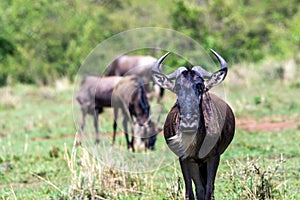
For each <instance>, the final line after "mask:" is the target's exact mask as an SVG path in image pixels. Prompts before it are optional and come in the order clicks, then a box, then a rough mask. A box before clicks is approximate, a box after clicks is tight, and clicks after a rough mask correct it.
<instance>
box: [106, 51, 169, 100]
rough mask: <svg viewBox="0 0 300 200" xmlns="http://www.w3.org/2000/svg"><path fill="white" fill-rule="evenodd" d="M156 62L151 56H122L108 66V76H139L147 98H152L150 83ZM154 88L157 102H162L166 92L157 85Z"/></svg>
mask: <svg viewBox="0 0 300 200" xmlns="http://www.w3.org/2000/svg"><path fill="white" fill-rule="evenodd" d="M156 61H157V59H156V58H154V57H152V56H149V55H147V56H143V55H121V56H119V57H117V58H116V59H114V60H113V61H112V62H111V64H110V65H109V66H108V68H107V71H106V76H124V75H133V74H134V75H137V76H139V77H141V78H143V80H144V83H145V89H146V91H147V96H148V98H152V94H151V89H150V86H149V83H150V81H151V80H152V76H151V75H152V66H153V64H154V63H155V62H156ZM153 87H154V91H155V96H156V97H157V101H158V102H160V100H161V98H162V96H163V92H164V90H163V88H160V87H158V86H157V85H154V86H153Z"/></svg>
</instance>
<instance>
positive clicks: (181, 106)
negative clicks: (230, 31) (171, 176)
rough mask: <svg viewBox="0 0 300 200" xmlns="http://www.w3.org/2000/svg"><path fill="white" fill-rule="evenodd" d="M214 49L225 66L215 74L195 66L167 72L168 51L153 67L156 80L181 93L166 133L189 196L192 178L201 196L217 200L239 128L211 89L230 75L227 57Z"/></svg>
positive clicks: (230, 113) (227, 108) (226, 106)
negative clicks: (224, 157)
mask: <svg viewBox="0 0 300 200" xmlns="http://www.w3.org/2000/svg"><path fill="white" fill-rule="evenodd" d="M211 51H212V53H213V54H214V55H215V56H216V57H217V58H218V60H219V62H220V64H221V69H220V70H218V71H216V72H214V73H210V72H207V71H206V70H204V69H203V68H201V67H200V66H195V67H193V68H192V69H186V68H185V67H180V68H178V69H177V70H176V71H175V72H173V73H172V74H169V75H164V74H162V73H161V71H160V70H159V68H158V67H159V65H160V64H161V63H162V61H163V60H164V59H165V58H166V56H167V55H168V53H167V54H165V55H164V56H162V57H161V58H160V59H159V60H158V61H157V62H156V64H155V65H154V66H153V78H154V80H155V82H156V83H157V84H159V85H160V86H161V87H164V88H166V89H169V90H171V91H172V92H174V93H175V94H176V96H177V101H176V103H175V105H174V106H173V108H172V109H171V111H170V112H169V114H168V116H167V118H166V121H165V124H164V136H165V139H166V142H167V144H168V146H169V147H170V149H171V150H172V151H173V152H174V153H175V154H176V155H177V156H178V157H179V162H180V166H181V170H182V174H183V177H184V182H185V188H186V193H185V198H186V199H194V193H193V190H192V181H193V182H194V184H195V189H196V196H197V199H214V181H215V177H216V173H217V168H218V165H219V161H220V155H221V154H222V153H223V152H224V151H225V149H226V148H227V147H228V145H229V144H230V142H231V141H232V139H233V136H234V131H235V118H234V114H233V112H232V110H231V108H230V107H229V106H228V104H227V103H226V102H225V101H223V100H222V99H220V98H219V97H217V96H216V95H214V94H212V93H209V92H208V90H209V89H211V88H212V87H214V86H216V85H218V84H220V83H221V82H222V81H223V80H224V78H225V77H226V74H227V64H226V62H225V60H224V59H223V58H222V57H221V56H220V55H219V54H217V53H216V52H215V51H213V50H211ZM174 79H175V81H174V82H172V80H174ZM205 79H207V80H206V81H205Z"/></svg>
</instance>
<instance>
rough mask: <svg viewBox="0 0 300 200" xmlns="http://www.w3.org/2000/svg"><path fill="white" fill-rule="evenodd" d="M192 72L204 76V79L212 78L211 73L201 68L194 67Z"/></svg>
mask: <svg viewBox="0 0 300 200" xmlns="http://www.w3.org/2000/svg"><path fill="white" fill-rule="evenodd" d="M192 70H194V71H196V72H198V73H199V74H200V75H201V76H202V78H210V77H211V76H212V73H211V72H208V71H206V70H205V69H203V68H202V67H200V66H194V67H193V68H192Z"/></svg>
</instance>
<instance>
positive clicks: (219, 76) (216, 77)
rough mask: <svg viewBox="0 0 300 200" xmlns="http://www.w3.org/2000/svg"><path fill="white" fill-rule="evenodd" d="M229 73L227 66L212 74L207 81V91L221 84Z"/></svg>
mask: <svg viewBox="0 0 300 200" xmlns="http://www.w3.org/2000/svg"><path fill="white" fill-rule="evenodd" d="M226 75H227V68H223V69H220V70H219V71H216V72H215V73H213V74H212V76H211V77H210V78H209V79H208V80H207V81H206V82H205V91H208V90H210V89H211V88H212V87H215V86H216V85H219V84H220V83H222V81H223V80H224V79H225V77H226Z"/></svg>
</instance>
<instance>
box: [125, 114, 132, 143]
mask: <svg viewBox="0 0 300 200" xmlns="http://www.w3.org/2000/svg"><path fill="white" fill-rule="evenodd" d="M127 121H128V120H127V118H126V117H124V120H123V128H124V134H125V138H126V143H127V148H128V149H130V147H131V144H130V141H129V137H128V127H127Z"/></svg>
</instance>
